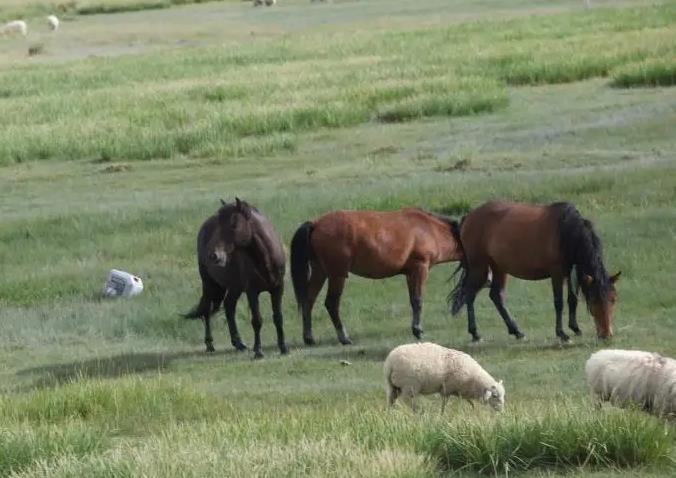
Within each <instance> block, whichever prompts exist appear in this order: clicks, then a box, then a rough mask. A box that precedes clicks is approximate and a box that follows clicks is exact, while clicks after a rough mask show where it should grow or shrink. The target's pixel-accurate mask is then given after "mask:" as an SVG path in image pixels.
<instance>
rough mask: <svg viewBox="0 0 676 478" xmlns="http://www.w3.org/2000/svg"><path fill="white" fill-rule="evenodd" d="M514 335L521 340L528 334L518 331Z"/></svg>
mask: <svg viewBox="0 0 676 478" xmlns="http://www.w3.org/2000/svg"><path fill="white" fill-rule="evenodd" d="M514 337H515V338H516V340H521V339H524V338H526V336H525V335H524V334H523V333H521V332H516V333H515V334H514Z"/></svg>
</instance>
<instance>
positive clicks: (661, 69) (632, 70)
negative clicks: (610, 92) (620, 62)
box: [612, 56, 676, 88]
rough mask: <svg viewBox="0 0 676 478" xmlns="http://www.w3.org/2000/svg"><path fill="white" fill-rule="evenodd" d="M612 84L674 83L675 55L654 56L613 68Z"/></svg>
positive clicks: (650, 84) (627, 86)
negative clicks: (653, 57)
mask: <svg viewBox="0 0 676 478" xmlns="http://www.w3.org/2000/svg"><path fill="white" fill-rule="evenodd" d="M612 78H613V80H612V85H613V86H616V87H618V88H631V87H637V86H638V87H656V86H673V85H676V57H673V56H672V57H666V58H655V59H651V60H644V61H641V62H637V63H632V64H629V65H626V66H624V67H621V68H618V69H617V70H614V71H613V73H612Z"/></svg>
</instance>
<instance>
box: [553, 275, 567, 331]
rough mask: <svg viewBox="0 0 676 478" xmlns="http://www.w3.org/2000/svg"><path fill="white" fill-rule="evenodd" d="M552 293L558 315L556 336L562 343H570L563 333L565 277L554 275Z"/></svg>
mask: <svg viewBox="0 0 676 478" xmlns="http://www.w3.org/2000/svg"><path fill="white" fill-rule="evenodd" d="M552 292H553V293H554V311H555V313H556V336H557V337H558V338H559V339H561V341H562V342H568V341H569V340H570V337H568V335H567V334H566V333H565V332H564V331H563V277H562V276H561V275H560V274H552Z"/></svg>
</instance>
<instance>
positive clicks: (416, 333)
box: [412, 329, 423, 340]
mask: <svg viewBox="0 0 676 478" xmlns="http://www.w3.org/2000/svg"><path fill="white" fill-rule="evenodd" d="M412 332H413V337H415V338H416V339H417V340H422V337H423V331H422V329H412Z"/></svg>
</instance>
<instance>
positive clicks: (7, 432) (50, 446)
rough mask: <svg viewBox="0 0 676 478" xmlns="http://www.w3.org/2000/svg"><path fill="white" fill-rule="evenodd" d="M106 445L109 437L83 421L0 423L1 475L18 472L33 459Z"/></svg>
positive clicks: (81, 453)
mask: <svg viewBox="0 0 676 478" xmlns="http://www.w3.org/2000/svg"><path fill="white" fill-rule="evenodd" d="M108 446H109V439H108V437H107V436H105V435H103V434H101V433H100V432H98V431H96V430H93V429H92V428H90V427H87V426H86V425H85V424H83V423H82V422H68V423H65V424H61V425H59V426H53V425H47V426H38V427H34V428H29V427H27V426H26V424H25V423H19V424H12V425H10V426H7V424H3V425H2V426H0V476H8V475H9V474H10V473H12V472H14V473H16V472H19V471H21V470H23V469H24V468H28V467H30V466H31V465H32V464H33V463H34V462H36V461H43V462H51V461H52V460H54V459H56V458H58V457H63V456H69V457H74V458H79V457H84V456H87V455H89V454H91V453H96V452H100V451H102V450H104V449H106V448H107V447H108Z"/></svg>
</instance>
